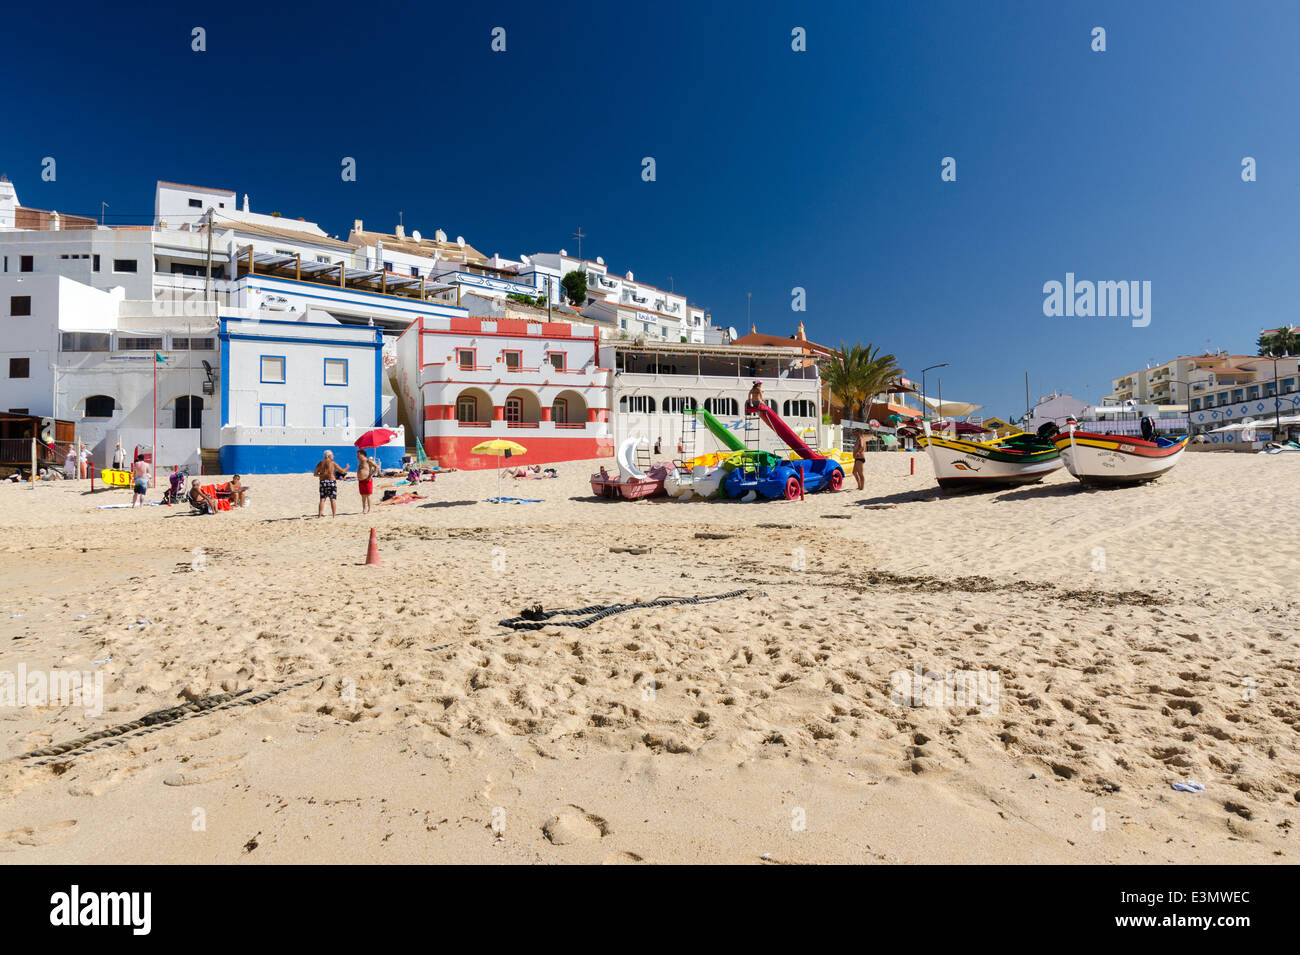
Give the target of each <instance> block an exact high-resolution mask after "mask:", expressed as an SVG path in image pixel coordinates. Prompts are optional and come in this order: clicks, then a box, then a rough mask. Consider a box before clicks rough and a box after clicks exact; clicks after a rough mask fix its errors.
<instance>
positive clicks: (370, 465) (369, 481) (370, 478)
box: [357, 448, 375, 514]
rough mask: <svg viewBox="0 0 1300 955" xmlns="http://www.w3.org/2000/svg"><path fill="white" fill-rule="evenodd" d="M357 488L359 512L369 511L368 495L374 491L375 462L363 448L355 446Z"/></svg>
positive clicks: (365, 512)
mask: <svg viewBox="0 0 1300 955" xmlns="http://www.w3.org/2000/svg"><path fill="white" fill-rule="evenodd" d="M357 490H358V491H359V492H360V493H361V513H362V514H369V513H370V495H372V494H374V493H375V462H374V461H371V460H370V458H369V457H368V456H367V455H366V450H365V448H357Z"/></svg>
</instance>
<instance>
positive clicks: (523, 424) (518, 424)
mask: <svg viewBox="0 0 1300 955" xmlns="http://www.w3.org/2000/svg"><path fill="white" fill-rule="evenodd" d="M539 424H541V422H540V421H507V422H506V427H507V428H536V427H537V426H538V425H539Z"/></svg>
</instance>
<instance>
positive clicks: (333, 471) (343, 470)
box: [312, 451, 348, 517]
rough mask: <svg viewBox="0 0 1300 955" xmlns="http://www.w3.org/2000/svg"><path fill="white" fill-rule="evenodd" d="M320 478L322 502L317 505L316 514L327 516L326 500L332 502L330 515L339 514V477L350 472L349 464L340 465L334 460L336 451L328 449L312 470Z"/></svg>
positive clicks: (335, 515)
mask: <svg viewBox="0 0 1300 955" xmlns="http://www.w3.org/2000/svg"><path fill="white" fill-rule="evenodd" d="M312 473H314V474H315V475H316V477H317V478H318V479H319V480H320V503H319V504H318V505H317V507H316V516H317V517H324V516H325V502H326V501H329V502H330V517H337V516H338V509H339V505H338V495H339V486H338V483H337V482H338V479H339V478H341V477H342V476H343V475H345V474H347V473H348V466H347V465H346V464H345V465H343V466H342V467H340V466H339V465H338V464H337V463H336V462H335V460H334V452H333V451H326V452H325V456H324V457H323V458H321V459H320V463H319V464H317V465H316V470H315V471H314V472H312Z"/></svg>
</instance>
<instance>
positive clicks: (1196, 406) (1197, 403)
mask: <svg viewBox="0 0 1300 955" xmlns="http://www.w3.org/2000/svg"><path fill="white" fill-rule="evenodd" d="M1192 410H1193V411H1200V410H1201V399H1200V398H1193V399H1192Z"/></svg>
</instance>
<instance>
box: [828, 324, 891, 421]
mask: <svg viewBox="0 0 1300 955" xmlns="http://www.w3.org/2000/svg"><path fill="white" fill-rule="evenodd" d="M897 361H898V360H897V359H896V358H895V357H894V356H893V355H882V354H881V353H880V349H879V348H877V347H874V346H872V345H870V344H867V345H862V344H855V345H846V344H844V343H842V342H841V343H840V347H839V348H838V349H837V350H835V351H833V352H831V355H830V357H829V358H828V359H826V361H825V362H824V363H823V365H822V380H823V381H824V382H825V383H826V386H827V387H828V388H829V389H830V392H831V394H832V395H834V396H835V397H836V398H837V399H839V402H840V404H841V405H843V406H844V409H845V410H846V411H848V412H849V414H850V415H852V416H853V419H854V420H855V421H861V420H863V419H864V417H865V416H866V412H867V408H868V407H869V405H870V404H871V399H872V398H874V397H875V396H876V395H878V394H880V393H881V392H883V391H885V390H886V389H887V388H888V386H889V384H890V383H891V382H892V381H894V379H896V378H898V377H899V376H900V375H901V374H902V369H900V368H899V367H898V364H897Z"/></svg>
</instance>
